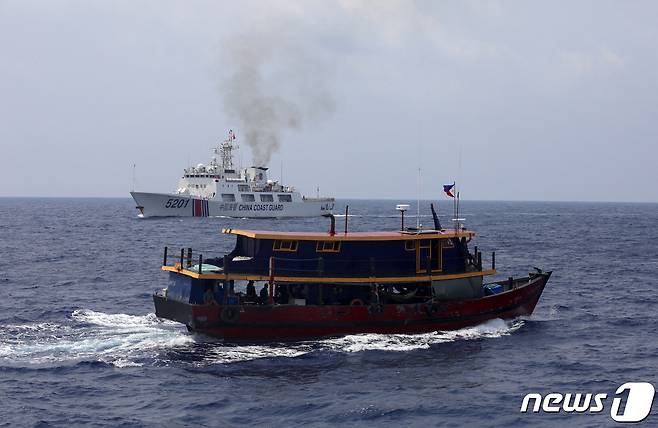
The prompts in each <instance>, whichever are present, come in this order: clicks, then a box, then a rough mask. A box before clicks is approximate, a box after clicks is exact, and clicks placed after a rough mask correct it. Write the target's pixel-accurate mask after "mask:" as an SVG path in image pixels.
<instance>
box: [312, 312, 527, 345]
mask: <svg viewBox="0 0 658 428" xmlns="http://www.w3.org/2000/svg"><path fill="white" fill-rule="evenodd" d="M522 325H523V321H522V320H514V321H511V322H506V321H503V320H502V319H493V320H489V321H487V322H485V323H483V324H480V325H476V326H473V327H467V328H462V329H459V330H451V331H434V332H431V333H421V334H358V335H352V336H345V337H341V338H338V339H330V340H327V341H325V344H326V345H327V346H329V348H331V349H333V350H336V351H343V352H360V351H372V350H380V351H393V352H402V351H411V350H415V349H427V348H429V347H430V346H431V345H435V344H439V343H445V342H455V341H458V340H474V339H483V338H496V337H501V336H506V335H509V334H511V333H513V332H514V331H516V330H518V329H519V328H521V326H522Z"/></svg>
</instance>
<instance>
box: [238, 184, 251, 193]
mask: <svg viewBox="0 0 658 428" xmlns="http://www.w3.org/2000/svg"><path fill="white" fill-rule="evenodd" d="M248 191H249V185H248V184H238V192H248Z"/></svg>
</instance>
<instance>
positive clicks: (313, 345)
mask: <svg viewBox="0 0 658 428" xmlns="http://www.w3.org/2000/svg"><path fill="white" fill-rule="evenodd" d="M524 323H525V321H523V320H521V319H516V320H512V321H504V320H502V319H494V320H490V321H487V322H485V323H483V324H480V325H477V326H474V327H468V328H463V329H460V330H454V331H436V332H432V333H425V334H356V335H349V336H345V337H341V338H336V339H325V340H317V341H308V342H299V343H294V344H291V343H288V344H268V345H225V344H221V343H218V344H217V346H214V347H213V348H212V349H209V350H208V352H206V354H205V356H204V358H203V360H202V361H199V362H198V364H199V365H211V364H226V363H235V362H240V361H249V360H254V359H258V358H274V357H299V356H302V355H306V354H310V353H315V352H338V353H354V352H364V351H386V352H404V351H413V350H421V349H428V348H430V347H431V346H432V345H438V344H441V343H447V342H456V341H460V340H477V339H493V338H498V337H502V336H508V335H510V334H512V333H513V332H515V331H517V330H518V329H520V328H521V327H522V326H523V325H524Z"/></svg>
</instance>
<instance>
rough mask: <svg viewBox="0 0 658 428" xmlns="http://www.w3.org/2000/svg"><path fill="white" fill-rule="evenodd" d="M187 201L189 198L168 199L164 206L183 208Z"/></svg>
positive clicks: (188, 201)
mask: <svg viewBox="0 0 658 428" xmlns="http://www.w3.org/2000/svg"><path fill="white" fill-rule="evenodd" d="M189 203H190V200H189V199H169V200H168V201H167V203H166V204H165V208H185V207H187V204H189Z"/></svg>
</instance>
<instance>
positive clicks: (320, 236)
mask: <svg viewBox="0 0 658 428" xmlns="http://www.w3.org/2000/svg"><path fill="white" fill-rule="evenodd" d="M222 233H225V234H229V235H240V236H246V237H247V238H254V239H286V240H300V241H405V240H418V239H438V238H443V239H445V238H472V237H474V236H475V232H474V231H472V230H458V231H455V230H440V231H439V230H427V231H421V232H406V231H405V232H403V231H392V232H348V233H336V234H335V235H330V234H329V233H328V232H277V231H272V230H243V229H222Z"/></svg>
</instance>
